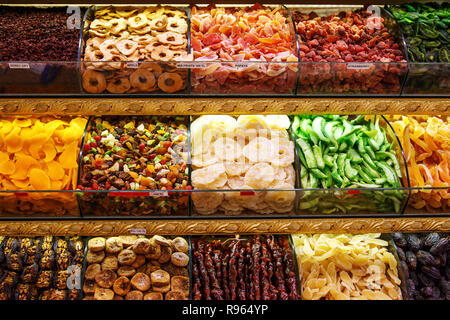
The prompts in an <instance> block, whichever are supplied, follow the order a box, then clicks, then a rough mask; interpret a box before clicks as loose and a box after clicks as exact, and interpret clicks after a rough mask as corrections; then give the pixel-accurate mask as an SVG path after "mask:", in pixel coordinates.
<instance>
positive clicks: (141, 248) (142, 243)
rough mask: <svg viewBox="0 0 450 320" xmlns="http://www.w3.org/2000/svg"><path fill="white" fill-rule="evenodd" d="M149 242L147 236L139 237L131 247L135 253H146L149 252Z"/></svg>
mask: <svg viewBox="0 0 450 320" xmlns="http://www.w3.org/2000/svg"><path fill="white" fill-rule="evenodd" d="M150 246H151V242H150V240H149V239H147V238H140V239H138V240H136V242H135V243H134V244H133V246H132V247H131V250H133V251H134V252H135V253H136V254H144V255H145V254H147V253H149V252H150Z"/></svg>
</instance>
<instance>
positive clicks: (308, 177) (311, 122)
mask: <svg viewBox="0 0 450 320" xmlns="http://www.w3.org/2000/svg"><path fill="white" fill-rule="evenodd" d="M352 118H353V119H351V118H348V117H347V116H295V117H294V120H293V123H292V131H293V132H294V135H295V138H296V142H297V145H298V146H299V158H300V162H301V164H300V178H301V183H302V188H305V189H309V188H313V189H315V188H323V189H330V188H367V189H368V191H367V192H365V191H364V190H363V191H361V194H360V195H359V196H355V195H353V194H351V195H348V194H345V193H344V194H341V195H337V196H334V195H333V194H330V193H328V192H323V191H320V190H319V191H307V192H305V194H304V196H303V197H302V199H301V202H300V209H302V210H307V211H308V212H320V213H335V212H342V213H347V212H352V211H359V212H361V211H374V212H390V211H391V212H392V211H395V212H400V210H401V208H402V203H403V201H404V200H405V198H406V194H405V193H403V192H402V191H397V190H384V191H376V190H373V189H377V188H397V187H401V183H400V178H401V177H402V171H401V168H400V164H399V161H398V159H397V154H396V149H395V148H394V142H392V139H388V136H387V134H386V133H387V131H386V129H385V128H384V127H383V126H382V125H380V118H379V117H378V118H377V119H376V120H375V119H373V118H370V119H366V118H364V117H363V116H358V117H352Z"/></svg>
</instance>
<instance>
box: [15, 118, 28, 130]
mask: <svg viewBox="0 0 450 320" xmlns="http://www.w3.org/2000/svg"><path fill="white" fill-rule="evenodd" d="M32 124H33V122H32V121H31V119H19V118H16V119H14V121H13V123H12V125H13V126H14V127H19V128H26V127H29V126H31V125H32Z"/></svg>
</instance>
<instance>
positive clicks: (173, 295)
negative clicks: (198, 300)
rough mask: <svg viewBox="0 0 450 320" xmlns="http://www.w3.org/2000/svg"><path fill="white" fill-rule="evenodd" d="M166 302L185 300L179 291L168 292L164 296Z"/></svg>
mask: <svg viewBox="0 0 450 320" xmlns="http://www.w3.org/2000/svg"><path fill="white" fill-rule="evenodd" d="M165 298H166V300H186V297H185V295H184V294H183V293H181V292H180V291H169V292H167V293H166V296H165Z"/></svg>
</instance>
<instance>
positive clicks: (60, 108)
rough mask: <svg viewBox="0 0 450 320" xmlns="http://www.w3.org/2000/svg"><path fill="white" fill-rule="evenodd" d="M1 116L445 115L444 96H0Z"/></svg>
mask: <svg viewBox="0 0 450 320" xmlns="http://www.w3.org/2000/svg"><path fill="white" fill-rule="evenodd" d="M0 113H2V114H33V115H39V114H58V115H80V114H81V115H97V114H102V115H137V114H147V115H148V114H152V115H201V114H383V115H387V114H405V115H413V114H416V115H435V114H439V115H450V98H446V97H427V98H367V97H354V96H351V97H348V98H333V97H323V98H304V97H303V98H302V97H296V98H280V97H245V98H243V97H226V98H225V97H220V96H211V97H204V96H203V97H190V98H187V97H182V96H180V97H172V98H167V97H158V96H155V97H152V98H147V97H139V96H133V97H126V98H124V97H123V96H122V97H111V96H108V97H93V96H92V95H91V96H86V97H77V98H72V97H63V96H61V97H54V98H53V97H52V98H49V97H47V96H40V97H33V98H19V97H11V98H10V97H1V98H0Z"/></svg>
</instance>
